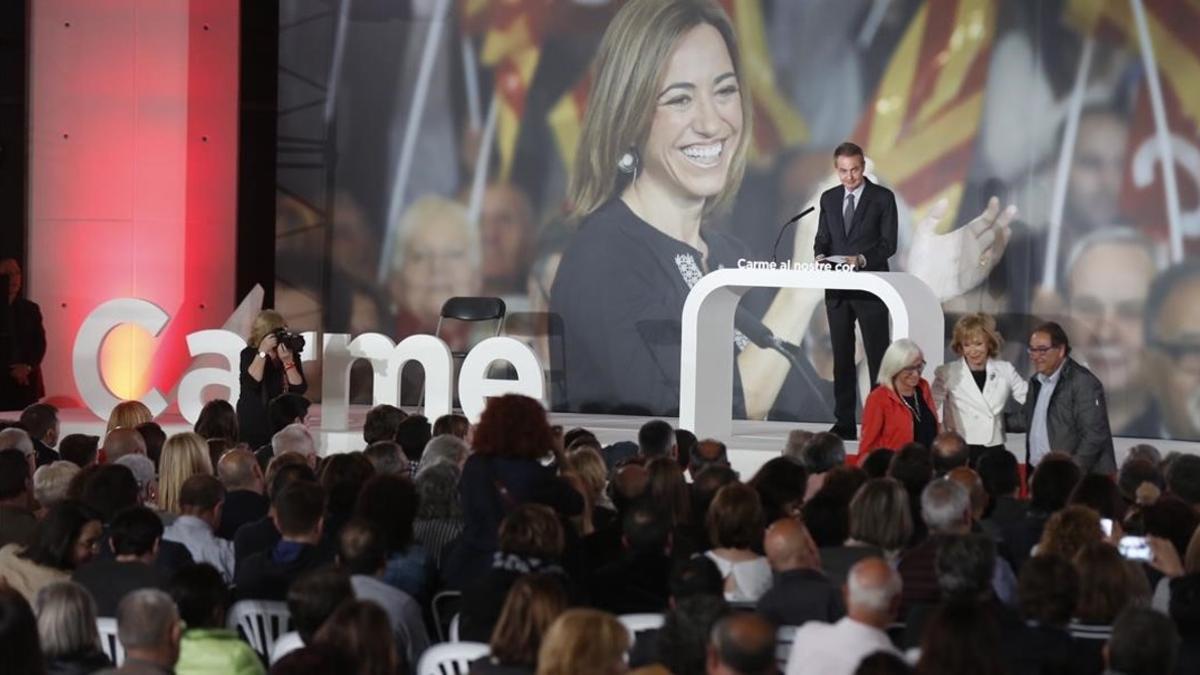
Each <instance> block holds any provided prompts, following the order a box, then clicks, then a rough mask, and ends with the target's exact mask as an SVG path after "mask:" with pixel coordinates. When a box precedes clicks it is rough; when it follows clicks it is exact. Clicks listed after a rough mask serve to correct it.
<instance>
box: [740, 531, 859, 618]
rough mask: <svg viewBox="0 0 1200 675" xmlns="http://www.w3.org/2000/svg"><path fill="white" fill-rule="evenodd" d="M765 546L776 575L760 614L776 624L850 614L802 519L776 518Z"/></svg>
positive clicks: (761, 604)
mask: <svg viewBox="0 0 1200 675" xmlns="http://www.w3.org/2000/svg"><path fill="white" fill-rule="evenodd" d="M763 548H764V549H765V550H766V553H767V561H768V562H769V563H771V571H772V572H774V575H775V578H774V582H773V583H772V584H771V589H770V590H769V591H767V592H766V593H764V594H763V596H762V597H761V598H759V599H758V612H759V614H762V615H763V616H764V617H766V619H767V620H768V621H771V622H772V623H774V624H775V625H776V626H799V625H802V624H804V623H805V622H807V621H824V622H825V623H834V622H836V621H837V620H838V619H841V618H842V617H843V616H845V615H846V607H845V605H844V604H843V602H842V593H841V590H840V589H839V588H838V587H837V586H835V585H833V582H831V581H830V580H829V578H828V577H826V576H825V575H824V573H822V572H821V556H820V554H819V553H817V545H816V543H814V542H813V539H812V537H811V536H809V534H808V530H807V529H806V528H805V527H804V524H803V523H802V522H801V521H800V520H799V519H797V518H781V519H779V520H777V521H775V522H774V523H773V524H772V525H771V527H769V528H767V534H766V536H765V537H764V538H763Z"/></svg>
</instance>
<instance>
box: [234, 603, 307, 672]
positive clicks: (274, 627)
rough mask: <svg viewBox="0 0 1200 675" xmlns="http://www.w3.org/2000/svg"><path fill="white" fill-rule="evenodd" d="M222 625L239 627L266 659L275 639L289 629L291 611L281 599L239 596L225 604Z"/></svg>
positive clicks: (244, 636) (247, 640)
mask: <svg viewBox="0 0 1200 675" xmlns="http://www.w3.org/2000/svg"><path fill="white" fill-rule="evenodd" d="M225 625H226V627H227V628H229V629H230V630H236V631H240V632H241V634H242V637H243V638H245V640H246V642H249V643H250V646H251V647H253V648H254V651H256V652H258V653H259V654H260V655H261V656H262V657H263V658H264V659H266V658H269V657H270V656H271V653H272V650H273V649H274V647H275V640H277V639H278V638H279V636H280V635H283V634H284V633H286V632H288V631H289V630H291V629H292V615H291V613H290V612H288V607H287V603H285V602H277V601H272V600H239V601H238V602H236V603H234V605H233V607H230V608H229V614H228V616H227V617H226V619H225Z"/></svg>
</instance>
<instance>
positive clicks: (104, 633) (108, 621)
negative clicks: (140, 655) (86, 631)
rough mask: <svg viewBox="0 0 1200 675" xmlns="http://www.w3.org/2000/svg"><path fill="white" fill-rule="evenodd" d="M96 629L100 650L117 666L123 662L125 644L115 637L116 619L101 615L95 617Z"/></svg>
mask: <svg viewBox="0 0 1200 675" xmlns="http://www.w3.org/2000/svg"><path fill="white" fill-rule="evenodd" d="M96 631H97V632H99V633H100V650H101V651H103V652H104V655H105V656H107V657H108V658H109V660H111V661H112V662H113V665H116V666H119V665H121V664H122V663H124V662H125V646H124V645H122V644H121V640H120V639H119V638H117V620H116V619H113V618H111V617H107V616H102V617H99V618H97V619H96Z"/></svg>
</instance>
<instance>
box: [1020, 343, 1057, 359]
mask: <svg viewBox="0 0 1200 675" xmlns="http://www.w3.org/2000/svg"><path fill="white" fill-rule="evenodd" d="M1051 349H1058V347H1055V346H1054V345H1050V346H1049V347H1026V348H1025V351H1027V352H1029V353H1030V354H1031V355H1033V356H1041V355H1042V354H1045V353H1046V352H1048V351H1050V350H1051Z"/></svg>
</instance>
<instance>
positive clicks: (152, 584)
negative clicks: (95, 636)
mask: <svg viewBox="0 0 1200 675" xmlns="http://www.w3.org/2000/svg"><path fill="white" fill-rule="evenodd" d="M108 531H109V543H110V544H111V545H112V550H113V557H111V558H97V559H95V560H93V561H91V562H89V563H87V564H85V565H83V566H82V567H80V568H79V569H77V570H75V573H74V575H73V577H72V578H73V579H74V581H75V582H76V583H78V584H79V585H81V586H83V587H84V588H86V589H87V590H88V591H89V592H90V593H91V594H92V597H93V598H95V599H96V614H97V615H98V616H116V615H117V605H119V604H120V603H121V599H122V598H124V597H125V596H126V594H128V593H130V592H131V591H136V590H138V589H139V588H157V589H159V590H166V588H167V583H168V582H169V581H170V580H171V577H170V574H168V573H167V572H166V571H165V570H163V569H162V568H161V567H158V566H156V565H155V564H154V560H155V558H157V556H158V547H159V542H160V540H161V539H162V534H163V524H162V520H161V519H160V518H159V517H158V515H157V514H155V513H154V512H153V511H151V510H150V509H148V508H146V507H144V506H134V507H132V508H128V509H125V510H124V511H121V512H120V513H118V514H117V516H116V517H115V518H113V520H112V524H111V525H109V526H108Z"/></svg>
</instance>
